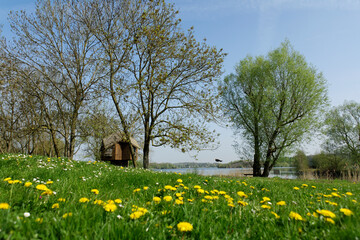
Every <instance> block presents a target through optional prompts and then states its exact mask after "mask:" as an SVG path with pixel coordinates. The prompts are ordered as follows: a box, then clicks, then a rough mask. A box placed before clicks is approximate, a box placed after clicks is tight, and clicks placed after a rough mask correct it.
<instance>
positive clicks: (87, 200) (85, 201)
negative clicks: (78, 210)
mask: <svg viewBox="0 0 360 240" xmlns="http://www.w3.org/2000/svg"><path fill="white" fill-rule="evenodd" d="M89 201H90V200H89V199H88V198H85V197H84V198H80V200H79V202H81V203H87V202H89Z"/></svg>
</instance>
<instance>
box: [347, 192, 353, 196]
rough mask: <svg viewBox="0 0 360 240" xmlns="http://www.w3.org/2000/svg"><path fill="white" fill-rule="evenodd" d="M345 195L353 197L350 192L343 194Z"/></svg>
mask: <svg viewBox="0 0 360 240" xmlns="http://www.w3.org/2000/svg"><path fill="white" fill-rule="evenodd" d="M345 194H346V195H348V196H352V195H353V194H352V193H351V192H347V193H345Z"/></svg>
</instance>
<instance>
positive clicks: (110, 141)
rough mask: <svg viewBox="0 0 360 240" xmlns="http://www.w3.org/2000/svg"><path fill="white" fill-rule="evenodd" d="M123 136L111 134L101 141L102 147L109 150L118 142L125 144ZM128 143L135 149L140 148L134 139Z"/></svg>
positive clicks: (121, 134) (122, 134)
mask: <svg viewBox="0 0 360 240" xmlns="http://www.w3.org/2000/svg"><path fill="white" fill-rule="evenodd" d="M125 139H126V138H125V135H124V133H121V132H120V133H113V134H111V135H110V136H107V137H106V138H104V139H103V147H104V149H107V148H110V147H112V146H113V145H115V143H118V142H126V140H125ZM130 142H131V145H133V146H134V147H136V148H140V146H139V144H138V143H137V141H136V140H135V139H134V138H132V137H131V138H130Z"/></svg>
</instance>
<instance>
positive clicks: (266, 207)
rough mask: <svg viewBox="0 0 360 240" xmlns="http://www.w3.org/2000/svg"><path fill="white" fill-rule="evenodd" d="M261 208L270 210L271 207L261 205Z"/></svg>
mask: <svg viewBox="0 0 360 240" xmlns="http://www.w3.org/2000/svg"><path fill="white" fill-rule="evenodd" d="M261 208H264V209H271V207H270V206H269V205H261Z"/></svg>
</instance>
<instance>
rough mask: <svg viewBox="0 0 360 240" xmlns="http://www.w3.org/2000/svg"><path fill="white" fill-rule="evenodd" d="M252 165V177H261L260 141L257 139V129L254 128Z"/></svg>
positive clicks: (256, 127)
mask: <svg viewBox="0 0 360 240" xmlns="http://www.w3.org/2000/svg"><path fill="white" fill-rule="evenodd" d="M254 148H255V149H254V150H255V154H254V164H253V176H254V177H260V176H261V163H260V139H259V128H258V126H255V139H254Z"/></svg>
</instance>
